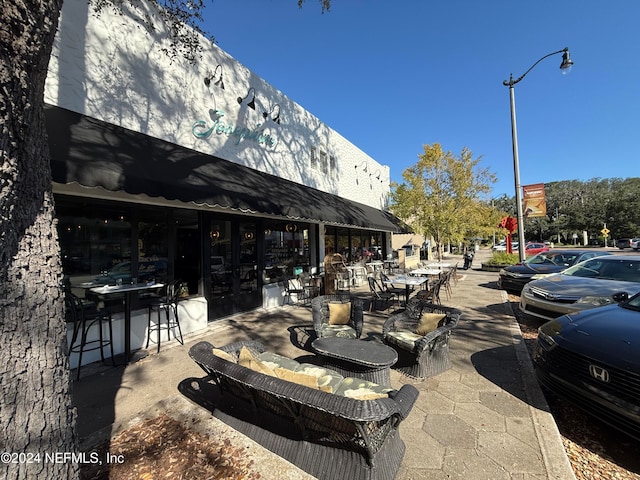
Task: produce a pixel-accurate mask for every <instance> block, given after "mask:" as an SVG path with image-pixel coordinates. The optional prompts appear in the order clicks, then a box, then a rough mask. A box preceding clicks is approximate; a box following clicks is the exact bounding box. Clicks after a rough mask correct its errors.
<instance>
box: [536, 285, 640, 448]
mask: <svg viewBox="0 0 640 480" xmlns="http://www.w3.org/2000/svg"><path fill="white" fill-rule="evenodd" d="M638 339H640V294H637V295H635V296H633V297H631V298H630V299H628V300H627V301H623V302H621V303H619V304H613V305H607V306H605V307H599V308H593V309H590V310H585V311H582V312H579V313H571V314H568V315H563V316H561V317H559V318H557V319H555V320H551V321H549V322H547V323H545V324H544V325H542V326H541V327H540V328H539V329H538V340H537V343H536V346H535V351H534V356H533V361H534V364H535V368H536V375H537V377H538V380H539V382H540V383H541V384H542V385H543V386H544V387H546V388H548V389H550V390H551V391H553V392H554V393H556V394H558V395H559V396H561V397H564V398H566V399H567V400H568V401H570V402H571V403H574V404H575V405H576V406H578V407H580V408H582V409H584V410H585V411H586V412H588V413H590V414H591V415H593V416H594V417H595V418H597V419H599V420H601V421H603V422H605V423H608V424H609V425H611V426H613V427H615V428H616V429H618V430H620V431H623V432H625V433H626V434H628V435H630V436H632V437H633V438H635V439H638V440H640V393H639V392H640V348H638Z"/></svg>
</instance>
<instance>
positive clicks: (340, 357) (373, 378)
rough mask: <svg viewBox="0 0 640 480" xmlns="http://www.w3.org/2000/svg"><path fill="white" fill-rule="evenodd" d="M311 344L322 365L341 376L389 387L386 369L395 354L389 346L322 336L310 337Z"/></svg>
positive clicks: (389, 379) (396, 357) (389, 380)
mask: <svg viewBox="0 0 640 480" xmlns="http://www.w3.org/2000/svg"><path fill="white" fill-rule="evenodd" d="M311 348H312V349H313V351H314V352H315V353H317V354H318V355H319V356H320V358H321V359H322V363H323V366H325V367H327V368H331V369H333V370H336V371H337V372H338V373H340V374H341V375H344V376H345V377H357V378H361V379H363V380H368V381H370V382H373V383H377V384H378V385H382V386H385V387H391V378H390V373H389V369H390V367H391V366H392V365H393V364H394V363H396V362H397V361H398V354H397V353H396V351H395V350H394V349H393V348H391V347H388V346H386V345H382V344H379V343H375V342H366V341H364V340H356V339H353V338H340V337H325V338H318V339H316V340H314V341H313V343H312V344H311Z"/></svg>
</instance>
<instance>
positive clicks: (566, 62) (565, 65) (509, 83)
mask: <svg viewBox="0 0 640 480" xmlns="http://www.w3.org/2000/svg"><path fill="white" fill-rule="evenodd" d="M558 53H562V63H561V64H560V69H561V70H563V71H564V72H568V71H569V70H570V69H571V67H572V65H573V61H572V60H571V58H570V57H569V49H568V48H564V49H562V50H558V51H557V52H553V53H549V54H548V55H545V56H544V57H541V58H540V59H539V60H538V61H537V62H536V63H534V64H533V65H531V67H529V69H528V70H527V71H526V72H524V73H523V74H522V75H521V76H520V77H518V78H517V79H515V80H514V79H513V74H511V75H510V76H509V80H505V81H504V82H502V84H503V85H504V86H506V87H509V104H510V107H511V142H512V145H513V178H514V183H515V190H516V212H517V221H518V254H519V257H520V261H521V262H523V261H524V260H525V258H526V255H525V243H524V242H525V240H524V215H523V213H522V197H521V196H522V191H521V187H520V160H519V158H518V131H517V128H516V98H515V90H514V88H513V86H514V85H515V84H516V83H518V82H519V81H520V80H522V79H523V78H524V77H525V76H526V75H527V73H529V72H530V71H531V70H532V69H533V67H535V66H536V65H537V64H538V63H540V62H541V61H542V60H544V59H545V58H547V57H550V56H552V55H556V54H558Z"/></svg>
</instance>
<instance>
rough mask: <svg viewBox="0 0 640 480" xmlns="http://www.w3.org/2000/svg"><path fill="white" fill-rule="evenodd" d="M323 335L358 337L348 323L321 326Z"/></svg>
mask: <svg viewBox="0 0 640 480" xmlns="http://www.w3.org/2000/svg"><path fill="white" fill-rule="evenodd" d="M322 336H323V337H342V338H358V335H357V334H356V331H355V330H354V329H353V328H351V327H350V326H349V325H329V324H324V325H323V326H322Z"/></svg>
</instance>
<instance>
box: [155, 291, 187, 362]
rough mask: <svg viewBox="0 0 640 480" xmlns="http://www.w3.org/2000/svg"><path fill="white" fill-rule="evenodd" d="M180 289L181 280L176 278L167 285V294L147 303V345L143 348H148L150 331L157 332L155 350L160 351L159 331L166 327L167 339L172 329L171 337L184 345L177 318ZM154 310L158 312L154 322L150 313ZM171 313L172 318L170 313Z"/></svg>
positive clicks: (169, 337)
mask: <svg viewBox="0 0 640 480" xmlns="http://www.w3.org/2000/svg"><path fill="white" fill-rule="evenodd" d="M181 290H182V282H181V281H180V280H176V281H174V282H172V283H170V284H169V285H167V294H166V295H165V296H164V297H160V298H158V299H156V300H154V301H151V303H149V304H148V305H147V308H148V316H147V345H146V347H145V348H149V341H150V340H151V332H157V334H158V336H157V340H156V344H157V345H158V350H157V352H158V353H159V352H160V333H161V331H162V329H163V328H166V329H167V340H171V331H172V330H173V331H174V332H173V337H174V338H175V339H176V340H177V341H178V342H180V344H181V345H184V340H183V339H182V329H181V328H180V319H179V318H178V301H179V298H180V293H181ZM154 310H156V311H157V313H158V316H157V319H156V321H155V322H154V321H153V320H152V315H151V314H152V313H153V311H154ZM163 310H164V313H165V315H164V317H165V320H166V322H163V320H162V316H161V315H160V312H161V311H163ZM172 313H173V318H171V317H172V315H171V314H172ZM176 328H177V329H178V334H179V335H180V338H178V335H176V333H175V329H176Z"/></svg>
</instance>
